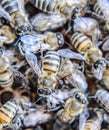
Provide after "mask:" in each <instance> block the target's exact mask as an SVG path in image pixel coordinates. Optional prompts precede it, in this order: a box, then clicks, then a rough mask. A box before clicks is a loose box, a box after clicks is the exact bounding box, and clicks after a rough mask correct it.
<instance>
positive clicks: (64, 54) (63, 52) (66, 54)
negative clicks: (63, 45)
mask: <svg viewBox="0 0 109 130" xmlns="http://www.w3.org/2000/svg"><path fill="white" fill-rule="evenodd" d="M57 52H58V54H59V55H60V56H62V57H65V58H69V59H78V60H85V58H84V56H83V55H81V54H79V53H76V52H73V51H71V50H69V49H60V50H58V51H57Z"/></svg>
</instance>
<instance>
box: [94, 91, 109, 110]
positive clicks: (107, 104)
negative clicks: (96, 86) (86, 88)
mask: <svg viewBox="0 0 109 130" xmlns="http://www.w3.org/2000/svg"><path fill="white" fill-rule="evenodd" d="M95 96H96V101H97V102H98V103H99V105H100V106H101V107H103V108H104V109H105V110H106V111H107V112H109V93H108V92H107V91H105V90H102V89H101V90H98V91H97V93H96V95H95Z"/></svg>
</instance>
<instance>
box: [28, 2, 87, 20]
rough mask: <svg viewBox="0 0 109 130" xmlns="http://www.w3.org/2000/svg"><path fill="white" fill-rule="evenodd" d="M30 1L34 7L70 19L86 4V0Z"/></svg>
mask: <svg viewBox="0 0 109 130" xmlns="http://www.w3.org/2000/svg"><path fill="white" fill-rule="evenodd" d="M30 2H32V3H33V5H34V6H35V7H36V8H38V9H40V10H42V11H44V12H47V13H51V14H59V15H61V16H63V17H66V18H67V19H71V17H72V14H76V13H78V12H79V9H81V8H83V7H85V6H86V5H87V0H74V1H72V0H61V1H60V0H52V1H47V0H44V1H42V0H41V1H38V0H30Z"/></svg>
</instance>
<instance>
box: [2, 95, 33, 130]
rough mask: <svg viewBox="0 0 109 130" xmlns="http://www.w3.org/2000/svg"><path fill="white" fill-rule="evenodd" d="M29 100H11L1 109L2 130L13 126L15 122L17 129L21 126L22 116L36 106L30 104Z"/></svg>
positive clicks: (21, 98) (23, 98)
mask: <svg viewBox="0 0 109 130" xmlns="http://www.w3.org/2000/svg"><path fill="white" fill-rule="evenodd" d="M26 100H27V98H25V97H20V98H19V99H17V98H15V99H11V100H10V101H8V102H6V103H5V104H4V105H2V106H1V107H0V128H3V127H7V126H9V125H10V126H11V127H12V125H13V122H14V123H16V124H14V125H15V126H16V127H18V129H19V126H20V125H21V124H20V123H21V120H20V119H21V117H20V116H21V115H22V114H24V113H26V109H27V110H29V109H30V108H32V107H34V105H33V104H32V103H30V102H28V100H27V101H26ZM16 127H15V129H16Z"/></svg>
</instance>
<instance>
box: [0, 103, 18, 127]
mask: <svg viewBox="0 0 109 130" xmlns="http://www.w3.org/2000/svg"><path fill="white" fill-rule="evenodd" d="M16 112H17V106H16V104H15V102H14V101H8V102H7V103H5V104H4V105H3V106H1V108H0V124H2V125H3V126H7V125H8V124H9V123H10V122H11V121H12V119H13V118H14V117H15V116H16Z"/></svg>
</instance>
